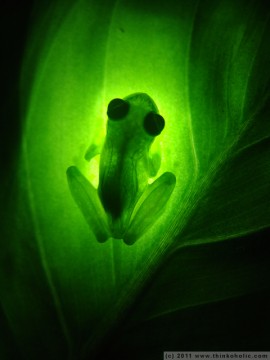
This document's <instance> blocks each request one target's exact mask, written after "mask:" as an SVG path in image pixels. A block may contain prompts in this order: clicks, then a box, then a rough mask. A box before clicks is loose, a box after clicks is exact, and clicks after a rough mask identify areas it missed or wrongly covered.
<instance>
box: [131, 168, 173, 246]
mask: <svg viewBox="0 0 270 360" xmlns="http://www.w3.org/2000/svg"><path fill="white" fill-rule="evenodd" d="M175 183H176V178H175V176H174V174H173V173H170V172H166V173H164V174H162V175H161V176H160V177H159V178H158V179H157V180H155V181H154V182H153V183H152V184H150V185H149V186H148V188H147V189H146V191H145V192H144V193H143V194H142V196H141V198H140V199H139V201H138V203H137V204H136V207H135V209H134V212H133V215H132V217H131V222H130V226H129V228H128V230H127V231H126V233H125V235H124V242H125V243H126V244H128V245H132V244H133V243H134V242H135V241H136V240H138V239H139V238H140V237H141V236H142V235H143V234H144V233H145V232H146V231H147V230H148V229H149V228H150V227H151V226H152V225H153V224H154V223H155V222H156V220H157V219H158V218H159V217H160V215H161V214H162V213H163V212H164V209H165V206H166V203H167V202H168V200H169V198H170V196H171V194H172V192H173V189H174V187H175Z"/></svg>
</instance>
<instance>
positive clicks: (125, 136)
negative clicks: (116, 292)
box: [67, 93, 176, 245]
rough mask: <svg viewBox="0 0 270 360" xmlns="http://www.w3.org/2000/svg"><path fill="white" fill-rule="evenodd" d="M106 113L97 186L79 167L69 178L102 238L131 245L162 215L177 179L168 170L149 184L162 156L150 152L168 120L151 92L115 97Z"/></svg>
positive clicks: (69, 170) (78, 201)
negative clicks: (151, 95) (164, 117)
mask: <svg viewBox="0 0 270 360" xmlns="http://www.w3.org/2000/svg"><path fill="white" fill-rule="evenodd" d="M107 115H108V122H107V133H106V138H105V142H104V145H103V148H102V150H101V154H100V166H99V186H98V189H97V190H96V189H95V188H94V187H93V185H92V184H91V183H90V182H89V181H88V180H87V179H86V178H85V177H84V175H82V174H81V172H80V171H79V170H78V169H77V167H75V166H71V167H69V168H68V170H67V178H68V182H69V187H70V190H71V193H72V195H73V198H74V200H75V202H76V203H77V205H78V206H79V208H80V210H81V211H82V213H83V215H84V217H85V219H86V221H87V222H88V224H89V226H90V228H91V230H92V231H93V233H94V235H95V236H96V238H97V240H98V241H100V242H104V241H106V240H107V239H109V238H114V239H123V240H124V242H125V243H126V244H129V245H131V244H133V243H134V242H135V241H136V240H138V239H139V238H140V237H141V236H142V235H143V234H144V233H145V232H146V231H147V230H148V229H149V228H150V227H151V226H152V225H153V224H154V223H155V221H156V220H157V219H158V218H159V217H160V215H161V214H162V212H163V211H164V206H165V205H166V203H167V201H168V200H169V198H170V196H171V193H172V191H173V189H174V186H175V182H176V179H175V176H174V174H172V173H170V172H166V173H164V174H163V175H161V176H160V177H159V178H157V179H156V180H155V181H154V182H153V183H152V184H149V181H148V180H149V178H150V177H153V176H155V175H156V173H157V171H158V168H159V164H160V159H158V156H157V155H156V156H155V157H152V156H151V155H150V147H151V145H152V143H153V141H154V139H155V137H156V136H158V135H159V134H160V133H161V131H162V130H163V128H164V125H165V121H164V119H163V117H162V116H161V115H159V113H158V109H157V106H156V105H155V103H154V101H153V100H152V99H151V98H150V97H149V96H148V95H147V94H144V93H136V94H132V95H129V96H127V97H126V98H124V99H114V100H112V101H111V102H110V103H109V105H108V110H107ZM93 153H96V152H93ZM86 157H87V159H88V160H90V159H91V155H90V156H89V155H87V156H86Z"/></svg>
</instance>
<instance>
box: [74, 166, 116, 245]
mask: <svg viewBox="0 0 270 360" xmlns="http://www.w3.org/2000/svg"><path fill="white" fill-rule="evenodd" d="M67 179H68V184H69V188H70V192H71V194H72V196H73V199H74V200H75V202H76V204H77V205H78V207H79V208H80V210H81V212H82V214H83V216H84V218H85V220H86V221H87V223H88V225H89V227H90V229H91V231H92V232H93V233H94V235H95V237H96V239H97V240H98V241H99V242H104V241H106V240H107V239H108V238H109V237H110V235H109V229H108V224H107V220H106V213H105V211H104V209H103V207H102V205H101V202H100V200H99V197H98V193H97V190H96V189H95V188H94V187H93V185H92V184H91V183H90V182H89V181H88V180H87V179H86V178H85V177H84V176H83V175H82V173H81V172H80V171H79V170H78V168H77V167H76V166H70V167H69V168H68V169H67Z"/></svg>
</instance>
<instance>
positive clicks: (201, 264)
mask: <svg viewBox="0 0 270 360" xmlns="http://www.w3.org/2000/svg"><path fill="white" fill-rule="evenodd" d="M38 7H39V6H38V4H37V5H36V12H35V14H39V17H37V20H36V22H34V25H33V29H32V32H31V36H30V38H29V43H28V46H27V48H26V52H25V58H24V62H23V64H22V73H21V92H22V96H21V101H22V110H23V111H22V119H21V120H22V129H23V133H22V136H21V139H22V140H21V142H20V143H19V146H18V147H19V150H20V151H19V161H18V164H17V171H16V175H15V178H14V182H12V183H10V184H9V190H10V191H9V193H8V195H7V196H6V197H5V199H6V201H5V204H6V205H5V207H3V209H1V214H2V218H1V220H2V224H1V231H3V232H2V234H1V246H2V254H1V273H0V274H1V276H0V289H1V305H2V309H3V319H5V321H3V323H4V325H5V326H7V329H8V330H7V334H9V333H10V332H11V334H12V335H10V337H9V338H10V339H11V338H12V337H14V339H15V340H14V341H16V342H17V344H18V348H19V349H20V350H19V351H20V352H21V353H22V354H23V355H22V356H25V357H26V358H27V359H36V358H39V359H42V358H44V359H48V358H68V359H70V360H71V359H78V358H79V359H89V358H91V359H94V358H95V357H96V358H99V355H101V352H102V350H101V349H102V348H104V346H105V345H106V344H107V336H109V337H110V336H112V334H113V335H114V337H113V339H122V340H119V341H118V342H117V341H115V346H114V347H113V346H112V347H111V346H110V347H109V348H108V353H110V351H112V353H113V351H115V349H120V348H121V346H123V347H125V349H126V350H127V353H128V349H132V348H133V347H134V344H135V343H136V341H138V349H142V345H143V344H144V345H145V342H144V339H143V337H144V336H146V338H147V334H148V333H151V331H155V336H154V338H155V339H157V341H158V342H159V343H160V344H163V346H164V347H165V346H166V344H168V346H174V349H175V347H176V346H177V336H176V335H175V332H177V331H179V326H177V325H176V323H175V320H173V319H174V318H175V319H178V320H177V321H182V320H183V318H184V317H185V316H186V315H187V314H192V313H191V311H192V309H195V310H194V311H195V312H194V314H195V315H196V313H198V312H199V310H198V309H200V308H199V307H200V306H202V304H204V305H205V306H209V307H212V308H215V306H217V305H214V304H216V303H217V302H221V301H225V300H226V301H231V303H230V304H232V303H233V301H234V300H232V299H235V302H237V301H239V302H241V301H240V300H239V299H240V297H242V299H244V298H245V296H252V293H256V292H259V291H265V290H266V289H267V287H268V286H269V285H268V282H267V279H268V278H269V270H270V269H269V265H268V256H269V247H267V246H266V245H265V244H266V242H265V241H262V242H261V243H258V244H257V243H256V241H255V240H254V241H253V240H252V241H251V240H248V239H249V238H248V236H247V235H249V234H251V233H255V232H258V231H260V230H264V231H266V230H265V229H267V228H269V225H270V207H269V200H270V196H269V194H270V188H269V187H270V182H269V175H270V173H269V172H270V170H269V169H270V167H269V160H268V159H269V155H270V153H269V150H270V147H269V134H270V126H269V121H268V119H269V74H270V72H269V69H270V67H269V58H270V53H269V48H268V42H269V40H268V39H269V21H268V20H269V12H268V11H265V9H264V6H263V2H262V1H261V2H260V1H249V2H246V1H237V2H235V1H232V0H231V1H225V0H224V1H220V2H216V1H213V0H207V1H203V2H201V1H195V0H194V1H193V0H192V1H189V2H186V1H176V0H169V1H166V2H165V1H162V0H160V1H156V2H155V3H153V2H146V1H141V0H139V1H135V0H131V1H113V0H107V1H105V2H104V3H102V4H101V3H100V4H99V3H98V2H95V1H84V0H82V1H74V2H73V1H69V2H64V1H61V0H58V1H56V2H54V3H51V6H50V7H49V8H48V9H44V8H40V10H39V11H38ZM29 79H32V81H31V82H29ZM137 91H140V92H146V93H148V94H149V95H150V96H151V97H152V98H153V99H154V101H155V102H156V103H157V105H158V107H159V110H160V112H161V114H162V116H164V118H165V119H166V127H165V130H164V132H163V133H162V134H161V135H160V143H159V144H158V145H159V146H160V149H161V169H160V172H159V173H158V176H160V175H161V174H162V173H164V172H165V171H169V172H172V173H174V174H175V176H176V179H177V183H176V188H175V190H174V192H173V194H172V197H171V200H170V201H169V204H168V206H166V208H165V211H164V214H163V215H162V217H161V218H160V220H158V222H157V223H156V224H155V226H154V227H153V228H151V229H150V230H149V231H147V232H146V233H145V234H143V236H142V238H141V239H140V240H139V241H137V242H136V243H135V244H134V245H132V246H126V245H125V244H124V243H123V242H121V241H111V240H110V241H107V242H106V243H104V244H100V243H99V242H97V241H96V239H95V238H94V236H93V235H92V234H91V233H90V232H89V229H88V226H87V224H86V223H85V221H84V219H83V217H82V215H81V213H80V211H79V209H78V208H77V206H76V204H75V203H74V202H73V199H72V197H71V194H70V192H69V189H68V184H67V180H66V170H67V168H68V167H70V166H72V165H76V166H77V167H78V168H79V169H80V170H81V171H82V173H83V174H84V175H85V176H86V177H88V178H89V179H95V177H96V170H95V167H94V166H93V168H89V164H88V162H87V161H85V159H84V155H85V153H86V151H87V149H89V148H90V149H91V146H92V147H93V145H94V144H95V145H96V143H102V141H103V138H104V136H105V127H106V105H107V103H108V102H109V101H110V100H111V99H113V98H116V97H120V98H121V97H125V96H127V95H129V94H131V93H134V92H137ZM97 145H98V144H97ZM95 148H96V147H95ZM10 174H12V175H10V178H11V176H13V177H14V174H13V172H12V171H11V170H10ZM3 203H4V202H3ZM139 230H140V229H139V228H138V231H139ZM240 236H242V237H243V238H242V239H239V237H240ZM264 237H266V235H265V233H264V235H263V238H264ZM6 239H8V241H6ZM225 240H226V241H225ZM251 243H252V245H251ZM262 244H263V249H264V251H265V253H263V252H262V251H261V252H260V251H259V252H257V255H258V254H259V255H258V256H257V257H256V256H254V257H253V256H251V255H250V254H251V253H252V251H253V250H252V249H257V250H258V247H260V246H261V245H262ZM239 247H240V248H241V247H242V248H243V249H248V250H243V251H241V250H239ZM257 250H256V251H257ZM256 251H254V252H255V253H256ZM250 294H251V295H250ZM237 298H238V300H237ZM243 301H244V300H243ZM250 303H252V301H251V300H247V304H249V305H250ZM222 306H223V305H221V307H222ZM230 306H231V305H230ZM239 306H240V305H239ZM186 311H187V312H186ZM188 312H189V313H188ZM189 316H190V317H192V316H191V315H187V317H189ZM170 323H171V324H173V326H172V329H171V330H170V326H169V324H170ZM40 324H42V325H40ZM142 324H145V326H146V329H147V332H145V331H143V330H142V327H143V325H142ZM164 324H166V327H167V328H166V329H165V330H164V329H163V325H164ZM185 324H187V323H185ZM192 326H193V327H196V326H197V324H196V322H195V321H193V322H192ZM52 329H53V331H52ZM198 329H199V330H198V333H197V336H198V339H199V337H200V336H201V339H203V338H204V337H203V335H202V334H201V333H202V332H203V331H204V330H203V329H204V328H203V327H199V328H198ZM140 331H141V335H140ZM181 331H182V332H181V334H183V333H184V332H183V330H181ZM200 332H201V333H200ZM170 333H171V334H172V338H173V339H174V341H175V342H174V341H172V342H170V341H169V339H168V338H169V337H170V336H169V334H170ZM208 334H209V333H208ZM134 336H135V338H136V339H138V340H136V339H135V340H134V338H132V337H134ZM223 336H228V334H227V333H224V334H223ZM163 337H164V339H165V340H164V342H161V339H162V338H163ZM204 339H205V338H204ZM262 339H264V338H263V337H262ZM10 341H11V340H10ZM12 341H13V340H12ZM121 341H122V342H121ZM167 341H168V342H167ZM33 343H34V346H31V344H33ZM201 343H202V340H201V342H200V341H197V343H196V344H198V346H199V345H200V344H201ZM207 343H208V344H209V346H210V345H211V344H212V343H211V342H207V339H206V340H205V344H207ZM140 344H141V346H140ZM189 344H190V343H189ZM181 346H182V347H184V343H181ZM190 346H191V345H190ZM158 349H159V351H161V346H160V347H158ZM163 350H167V349H165V348H164V349H163ZM179 350H183V349H179ZM184 350H186V349H184ZM209 350H211V349H209ZM3 354H4V352H3ZM123 354H124V352H123ZM134 354H135V353H134ZM136 354H138V353H136ZM103 355H104V353H103ZM103 355H102V356H103ZM107 356H109V355H108V354H107ZM134 356H135V355H134ZM160 356H161V355H160ZM156 357H157V353H156V351H154V349H153V345H152V350H151V349H150V350H149V351H147V352H145V355H140V357H139V358H140V359H146V358H147V359H152V358H153V359H154V358H156ZM104 358H106V356H105V355H104ZM133 358H135V357H133Z"/></svg>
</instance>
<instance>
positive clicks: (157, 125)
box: [143, 112, 165, 136]
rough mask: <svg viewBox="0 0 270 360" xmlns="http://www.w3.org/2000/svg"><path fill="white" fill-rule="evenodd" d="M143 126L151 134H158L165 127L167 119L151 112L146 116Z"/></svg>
mask: <svg viewBox="0 0 270 360" xmlns="http://www.w3.org/2000/svg"><path fill="white" fill-rule="evenodd" d="M143 126H144V129H145V131H146V132H147V133H148V134H149V135H151V136H157V135H159V134H160V133H161V131H162V130H163V129H164V126H165V120H164V119H163V117H162V116H161V115H159V114H156V113H154V112H150V113H148V114H147V115H146V116H145V118H144V122H143Z"/></svg>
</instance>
